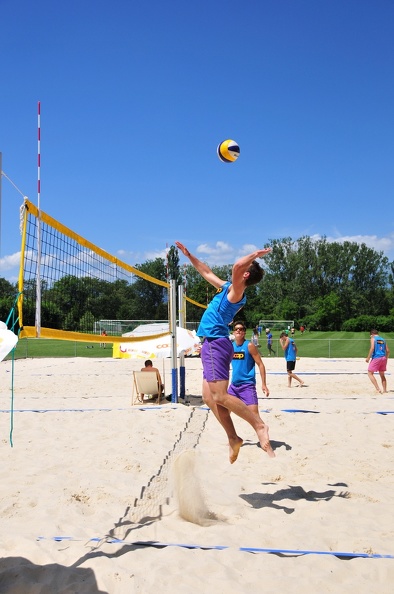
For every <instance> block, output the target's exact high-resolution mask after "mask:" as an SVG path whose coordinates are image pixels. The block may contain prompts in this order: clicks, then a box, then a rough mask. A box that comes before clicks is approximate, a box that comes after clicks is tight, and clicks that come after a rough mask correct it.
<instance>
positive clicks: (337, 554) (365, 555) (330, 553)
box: [37, 536, 394, 559]
mask: <svg viewBox="0 0 394 594" xmlns="http://www.w3.org/2000/svg"><path fill="white" fill-rule="evenodd" d="M37 540H38V541H41V540H53V541H54V542H63V541H75V542H78V541H79V542H80V541H82V540H83V539H77V538H74V537H72V536H50V537H46V536H37ZM88 542H96V543H99V542H102V543H106V544H122V545H127V546H141V547H153V548H165V547H181V548H184V549H201V550H204V551H213V550H216V551H217V550H220V551H222V550H225V549H229V548H231V547H230V546H227V545H199V544H188V543H173V542H159V541H154V540H152V541H127V540H122V539H119V538H105V539H103V538H98V537H94V538H90V539H89V541H88ZM237 550H238V551H241V552H245V553H271V554H274V555H299V556H301V555H327V556H333V557H345V558H350V559H351V558H355V557H362V558H366V559H394V555H381V554H378V553H357V552H356V553H350V552H349V551H314V550H310V549H269V548H260V547H238V548H237Z"/></svg>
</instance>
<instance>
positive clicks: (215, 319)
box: [197, 282, 246, 338]
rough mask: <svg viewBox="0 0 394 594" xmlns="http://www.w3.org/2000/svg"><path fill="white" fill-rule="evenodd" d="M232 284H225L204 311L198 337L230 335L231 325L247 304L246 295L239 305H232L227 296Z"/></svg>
mask: <svg viewBox="0 0 394 594" xmlns="http://www.w3.org/2000/svg"><path fill="white" fill-rule="evenodd" d="M230 286H231V283H230V282H227V283H225V284H224V285H223V286H222V287H220V289H218V290H217V293H216V295H215V296H214V298H213V299H212V301H211V302H210V304H209V305H208V307H207V309H206V310H205V311H204V313H203V316H202V318H201V321H200V325H199V327H198V328H197V336H205V337H207V338H222V337H226V336H228V335H229V333H230V332H229V327H228V325H229V323H230V322H231V321H232V320H233V319H234V316H235V314H236V313H237V311H239V310H240V309H241V307H243V306H244V305H245V303H246V297H245V295H244V296H243V297H242V299H241V301H238V303H230V301H229V300H228V299H227V294H228V290H229V287H230Z"/></svg>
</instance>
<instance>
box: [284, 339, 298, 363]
mask: <svg viewBox="0 0 394 594" xmlns="http://www.w3.org/2000/svg"><path fill="white" fill-rule="evenodd" d="M285 359H286V361H295V360H296V359H297V357H296V350H295V343H294V340H293V339H292V338H289V344H288V346H287V349H285Z"/></svg>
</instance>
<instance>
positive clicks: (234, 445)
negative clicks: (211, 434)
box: [229, 437, 244, 464]
mask: <svg viewBox="0 0 394 594" xmlns="http://www.w3.org/2000/svg"><path fill="white" fill-rule="evenodd" d="M243 442H244V440H243V439H241V438H240V437H236V438H235V439H231V440H229V450H230V455H229V459H230V464H234V462H235V461H236V459H237V458H238V454H239V450H240V449H241V445H242V444H243Z"/></svg>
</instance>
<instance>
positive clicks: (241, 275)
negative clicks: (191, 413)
mask: <svg viewBox="0 0 394 594" xmlns="http://www.w3.org/2000/svg"><path fill="white" fill-rule="evenodd" d="M175 245H176V246H177V247H178V249H180V250H181V252H182V253H183V254H184V255H185V256H186V257H187V258H189V260H190V262H191V264H192V265H193V266H194V268H195V269H196V270H197V271H198V272H199V273H200V274H201V276H202V277H203V278H204V279H205V280H206V281H207V282H209V283H210V284H211V285H213V286H214V287H216V289H217V290H218V291H217V293H216V295H215V296H214V297H213V299H212V301H211V302H210V304H209V305H208V308H207V309H206V310H205V312H204V314H203V316H202V318H201V322H200V325H199V327H198V329H197V335H198V336H201V337H203V345H202V349H201V360H202V365H203V399H204V401H205V403H206V404H207V405H208V406H209V407H210V409H211V410H212V412H213V413H214V415H215V417H216V418H217V419H218V421H219V423H220V424H221V425H222V427H223V428H224V430H225V432H226V434H227V437H228V440H229V448H230V462H231V464H233V462H235V461H236V459H237V457H238V453H239V450H240V448H241V445H242V443H243V440H242V439H241V438H240V437H239V436H238V435H237V433H236V431H235V427H234V424H233V421H232V419H231V416H230V413H232V412H233V413H234V414H236V415H238V416H239V417H241V418H242V419H244V420H245V421H247V422H248V423H249V424H250V425H251V426H252V427H253V429H254V430H255V431H256V433H257V436H258V438H259V442H260V445H261V447H262V449H263V450H264V451H265V452H267V454H268V455H269V456H270V457H274V456H275V454H274V451H273V449H272V447H271V444H270V441H269V434H268V426H267V425H266V424H265V423H264V422H263V421H262V419H261V418H260V417H259V416H258V415H256V414H255V413H254V412H253V411H252V410H250V407H248V406H247V405H246V404H245V403H244V402H242V401H241V400H240V399H239V398H236V397H235V396H232V395H231V394H229V393H228V391H227V389H228V383H229V377H230V363H231V360H232V358H233V346H232V344H231V341H230V339H229V331H228V324H229V323H230V322H231V320H233V319H234V316H235V314H236V313H237V312H238V311H239V310H240V309H241V308H242V307H243V306H244V305H245V303H246V296H245V294H244V293H245V289H246V288H247V287H248V286H251V285H254V284H257V283H258V282H260V281H261V280H262V278H263V276H264V271H263V270H262V268H261V267H260V265H259V264H258V262H256V258H262V257H263V256H265V255H266V254H268V253H269V252H270V251H271V248H266V249H262V250H256V251H255V252H253V253H251V254H248V255H247V256H244V257H243V258H241V259H240V260H238V261H237V262H235V264H234V266H233V269H232V279H231V282H226V281H224V280H222V279H220V278H219V277H218V276H216V274H215V273H214V272H212V270H211V269H210V268H209V267H208V266H207V265H206V264H204V263H203V262H201V260H199V259H198V258H196V256H193V255H192V254H191V253H190V252H189V250H188V249H187V248H186V247H185V246H184V245H183V244H182V243H180V242H179V241H176V242H175Z"/></svg>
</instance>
